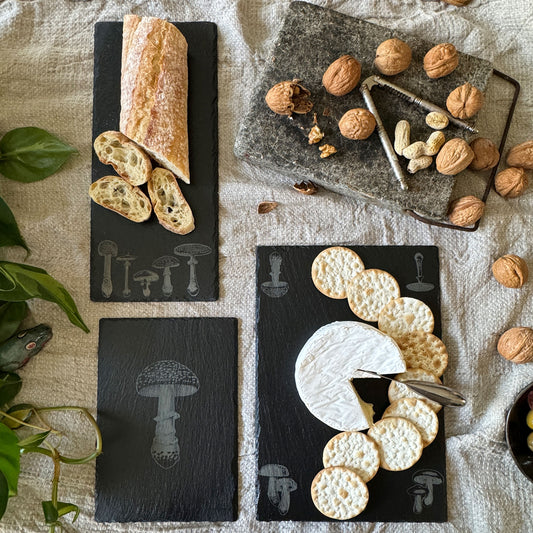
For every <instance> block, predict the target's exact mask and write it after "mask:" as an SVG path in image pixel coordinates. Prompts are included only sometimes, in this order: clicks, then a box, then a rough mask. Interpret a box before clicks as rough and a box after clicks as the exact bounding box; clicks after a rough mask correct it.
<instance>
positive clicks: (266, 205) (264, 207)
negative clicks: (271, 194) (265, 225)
mask: <svg viewBox="0 0 533 533" xmlns="http://www.w3.org/2000/svg"><path fill="white" fill-rule="evenodd" d="M276 207H278V202H261V203H260V204H259V205H258V206H257V212H258V213H259V214H260V215H264V214H265V213H270V211H273V210H274V209H276Z"/></svg>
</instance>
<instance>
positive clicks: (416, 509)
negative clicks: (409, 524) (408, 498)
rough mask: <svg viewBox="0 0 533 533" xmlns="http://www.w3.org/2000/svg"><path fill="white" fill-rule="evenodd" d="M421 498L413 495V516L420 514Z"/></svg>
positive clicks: (418, 495)
mask: <svg viewBox="0 0 533 533" xmlns="http://www.w3.org/2000/svg"><path fill="white" fill-rule="evenodd" d="M423 497H424V495H423V494H415V495H414V501H413V512H414V513H415V514H420V513H421V512H422V498H423Z"/></svg>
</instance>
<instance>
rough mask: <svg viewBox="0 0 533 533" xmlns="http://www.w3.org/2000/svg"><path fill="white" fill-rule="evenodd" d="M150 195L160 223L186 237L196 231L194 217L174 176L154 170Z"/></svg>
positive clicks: (150, 183) (149, 188) (163, 170)
mask: <svg viewBox="0 0 533 533" xmlns="http://www.w3.org/2000/svg"><path fill="white" fill-rule="evenodd" d="M148 194H149V195H150V200H151V201H152V205H153V207H154V213H155V214H156V216H157V219H158V220H159V223H160V224H161V225H162V226H163V227H164V228H165V229H168V230H169V231H172V232H174V233H179V234H180V235H185V234H187V233H190V232H191V231H192V230H193V229H194V217H193V214H192V211H191V208H190V207H189V204H188V203H187V200H185V197H184V196H183V194H182V192H181V189H180V188H179V185H178V182H177V180H176V178H175V177H174V174H172V172H170V171H169V170H166V169H164V168H160V167H158V168H154V170H153V171H152V176H151V177H150V180H149V181H148Z"/></svg>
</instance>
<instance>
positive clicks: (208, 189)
mask: <svg viewBox="0 0 533 533" xmlns="http://www.w3.org/2000/svg"><path fill="white" fill-rule="evenodd" d="M176 26H177V27H178V28H179V30H180V31H181V32H182V33H183V35H184V36H185V38H186V39H187V43H188V46H189V49H188V66H189V103H188V117H189V155H190V171H191V184H190V185H187V184H185V183H183V182H182V181H181V180H180V182H179V185H180V188H181V190H182V192H183V194H184V196H185V198H186V199H187V201H188V202H189V204H190V206H191V209H192V211H193V214H194V218H195V225H196V228H195V229H194V231H192V232H191V233H189V234H188V235H177V234H175V233H172V232H170V231H167V230H165V229H164V228H163V227H162V226H161V225H159V223H158V222H157V219H156V217H155V215H153V214H152V217H151V218H150V220H148V221H147V222H143V223H141V224H136V223H134V222H131V221H129V220H127V219H126V218H123V217H121V216H120V215H118V214H117V213H114V212H112V211H109V210H107V209H104V208H103V207H101V206H99V205H97V204H95V203H94V202H92V205H91V280H90V285H91V300H92V301H96V302H102V301H115V302H117V301H184V300H190V301H211V300H216V299H217V298H218V129H217V124H218V118H217V90H218V88H217V28H216V25H215V24H213V23H210V22H184V23H177V24H176ZM121 50H122V23H121V22H98V23H97V24H96V26H95V32H94V95H93V139H94V138H96V137H97V136H98V135H99V134H100V133H102V132H104V131H106V130H117V129H118V127H119V115H120V68H121ZM109 174H115V172H114V170H113V168H112V167H110V166H107V165H104V164H102V163H101V162H100V161H99V160H98V157H97V156H96V154H94V151H93V159H92V181H96V180H97V179H99V178H101V177H102V176H106V175H109ZM142 188H143V189H144V192H147V191H146V190H145V188H146V186H142ZM105 241H110V243H111V244H110V243H109V242H107V243H106V245H107V249H106V245H101V248H100V252H102V253H106V252H107V251H109V250H112V251H113V253H114V254H115V256H114V257H111V258H110V265H109V268H110V274H111V282H112V292H111V293H110V294H109V291H107V290H103V289H102V283H103V278H104V256H102V255H100V253H99V245H100V243H102V242H105ZM113 243H114V244H113ZM187 244H190V245H196V244H200V245H203V248H202V252H203V253H205V255H201V256H195V257H194V258H193V259H192V260H191V258H190V256H187V255H182V256H177V255H175V253H174V249H175V248H176V246H179V245H187ZM196 248H198V247H196ZM113 249H114V250H113ZM162 256H174V258H175V259H177V260H178V262H179V266H176V267H173V268H171V269H170V271H169V272H170V276H169V277H168V276H167V278H168V279H169V281H170V284H168V283H167V284H165V283H164V282H165V272H164V270H163V269H157V268H155V267H153V266H152V263H153V262H154V260H156V259H158V258H159V257H162ZM128 257H130V259H129V260H128ZM131 258H134V259H131ZM195 261H197V264H196V263H195ZM126 270H127V271H126ZM143 270H150V271H153V272H154V273H155V274H157V276H158V278H159V279H158V280H157V281H154V282H151V283H150V285H149V287H148V290H144V291H143V287H142V286H141V283H140V282H136V281H134V279H133V277H134V275H135V274H136V273H137V272H140V271H143ZM193 271H194V272H193ZM195 275H196V284H195V283H194V277H195ZM126 276H127V284H126ZM191 280H192V281H191Z"/></svg>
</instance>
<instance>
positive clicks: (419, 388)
mask: <svg viewBox="0 0 533 533" xmlns="http://www.w3.org/2000/svg"><path fill="white" fill-rule="evenodd" d="M357 371H358V372H364V373H365V374H373V375H374V376H378V377H380V378H384V379H388V380H389V381H395V382H396V383H401V384H402V385H405V386H407V387H409V388H410V389H411V390H413V391H414V392H416V393H418V394H420V395H421V396H424V398H427V399H428V400H433V401H434V402H437V403H440V404H441V405H447V406H450V407H463V406H464V405H465V404H466V398H465V397H464V396H463V395H462V394H460V393H459V392H457V391H455V390H453V389H450V387H446V386H444V385H440V384H439V383H431V382H428V381H418V380H413V379H408V380H406V381H400V380H398V379H394V378H389V377H387V376H383V375H382V374H378V373H377V372H372V371H371V370H363V369H362V368H358V369H357Z"/></svg>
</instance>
